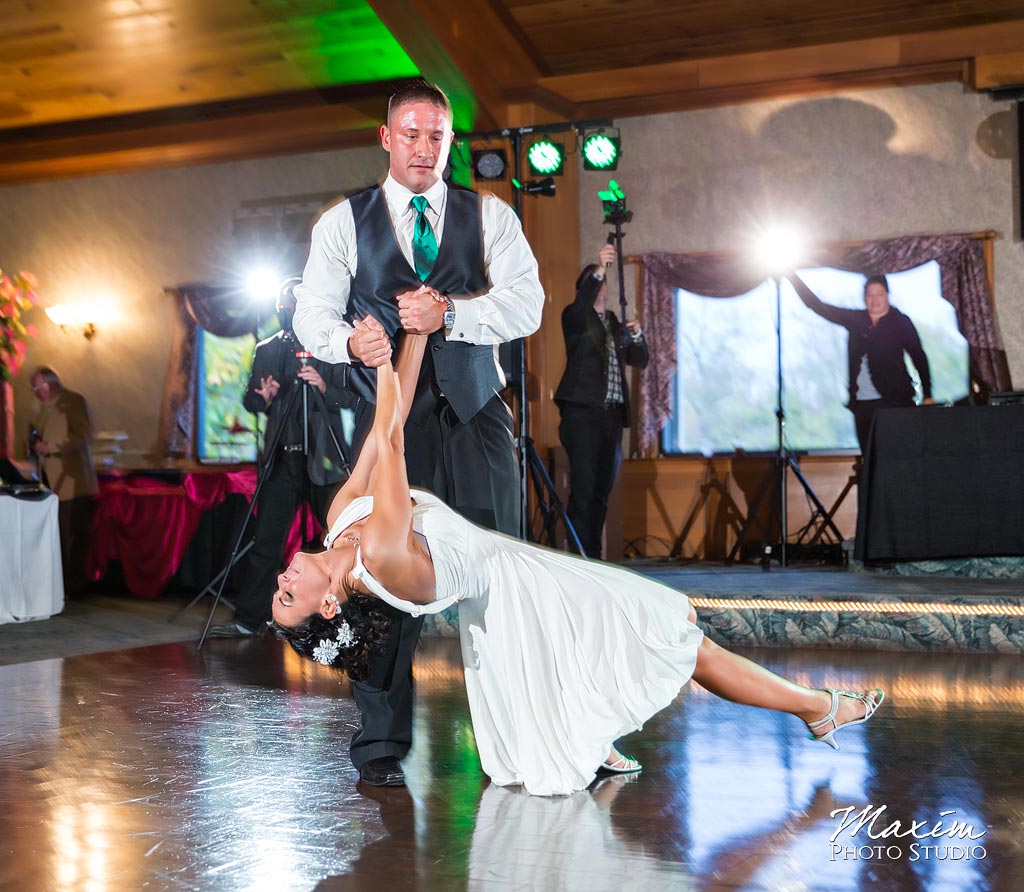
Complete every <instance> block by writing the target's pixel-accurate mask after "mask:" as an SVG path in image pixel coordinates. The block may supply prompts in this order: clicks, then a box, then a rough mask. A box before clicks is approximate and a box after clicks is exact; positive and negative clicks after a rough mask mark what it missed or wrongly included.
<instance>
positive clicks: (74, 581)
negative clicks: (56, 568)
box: [57, 496, 96, 598]
mask: <svg viewBox="0 0 1024 892" xmlns="http://www.w3.org/2000/svg"><path fill="white" fill-rule="evenodd" d="M95 508H96V500H95V498H94V497H93V496H76V497H75V498H73V499H65V500H64V501H62V502H59V503H58V505H57V527H58V529H59V530H60V558H61V567H62V569H63V571H64V596H65V597H66V598H76V597H78V596H79V595H81V594H82V593H83V592H84V591H85V589H86V586H88V584H89V577H88V574H87V573H86V563H87V561H88V557H89V543H90V541H91V539H92V535H91V533H92V517H93V514H94V513H95Z"/></svg>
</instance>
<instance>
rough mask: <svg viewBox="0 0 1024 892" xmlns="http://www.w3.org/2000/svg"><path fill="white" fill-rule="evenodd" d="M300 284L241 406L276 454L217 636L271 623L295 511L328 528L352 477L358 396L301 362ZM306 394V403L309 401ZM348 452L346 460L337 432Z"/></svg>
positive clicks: (259, 349)
mask: <svg viewBox="0 0 1024 892" xmlns="http://www.w3.org/2000/svg"><path fill="white" fill-rule="evenodd" d="M298 281H299V280H298V279H297V278H296V279H289V280H288V281H287V282H286V283H285V284H284V285H283V286H282V289H281V292H280V294H279V296H278V300H277V316H278V319H279V320H280V322H281V330H280V331H278V332H277V333H275V334H273V335H271V336H270V337H269V338H267V339H266V340H264V341H261V342H260V343H259V344H257V345H256V352H255V353H254V354H253V360H252V371H251V372H250V374H249V386H248V387H247V388H246V391H245V397H244V398H243V400H242V403H243V405H244V406H245V408H246V409H247V410H248V411H250V412H258V413H262V414H265V415H266V416H267V428H266V432H265V433H264V437H263V442H264V449H266V448H268V447H269V446H270V444H272V443H274V442H275V439H276V442H277V445H276V448H275V449H274V452H273V454H272V455H267V454H266V453H264V454H263V455H262V456H261V457H260V465H261V467H264V468H265V469H264V470H263V471H262V473H264V474H265V475H266V479H265V481H264V483H263V487H262V489H261V490H260V494H259V503H258V504H257V506H256V509H257V510H256V515H255V517H254V519H253V521H252V523H253V524H254V531H253V535H254V541H253V546H252V548H251V549H249V553H248V554H247V555H246V558H245V564H244V565H243V566H244V569H243V573H242V590H241V592H240V594H239V595H238V597H237V599H236V600H235V615H234V618H233V620H232V621H231V622H230V623H227V624H226V625H222V626H214V627H213V628H212V629H210V637H211V638H245V637H249V636H252V635H257V634H259V632H260V631H262V630H263V628H264V626H265V625H266V622H267V620H269V619H270V604H271V602H270V598H269V595H270V593H271V592H273V591H274V588H275V579H276V576H277V573H278V572H279V571H280V569H281V565H282V551H283V549H284V542H285V539H286V537H287V536H288V531H289V529H291V525H292V521H293V519H294V517H295V511H296V509H297V508H298V507H299V505H300V504H302V503H303V501H304V500H308V504H309V507H310V509H311V510H312V511H313V513H314V514H315V516H316V517H317V518H318V519H319V521H320V523H321V524H323V523H324V522H325V520H326V517H327V509H328V508H329V507H330V505H331V500H332V499H333V498H334V493H335V491H336V490H337V488H338V486H339V484H340V483H341V482H342V480H343V479H344V477H345V470H344V467H345V466H344V464H343V463H342V458H344V462H345V463H348V462H349V461H350V459H351V456H350V455H349V454H348V452H349V446H348V444H347V443H346V440H345V433H344V427H343V423H342V415H341V410H342V409H343V408H348V409H354V408H355V407H356V405H357V403H358V401H359V400H358V398H357V397H356V396H355V395H354V394H353V393H352V392H351V391H349V390H348V389H347V387H346V386H345V377H346V374H345V373H346V369H345V367H344V366H335V365H330V364H329V363H325V362H320V361H319V360H317V359H312V358H305V357H302V358H300V357H299V356H297V355H296V354H299V353H304V352H305V351H304V350H303V347H302V344H300V343H299V341H298V339H297V338H296V337H295V335H294V333H293V332H292V316H293V314H294V312H295V296H294V294H293V293H292V292H293V289H294V287H295V285H296V283H297V282H298ZM303 387H315V388H316V389H317V390H319V391H320V393H321V395H322V396H323V398H324V405H325V406H326V407H327V417H326V418H325V417H324V413H323V412H321V411H320V405H319V402H320V401H319V400H317V399H316V398H315V397H314V396H313V394H312V393H307V394H303V393H302V392H301V390H300V388H303ZM293 390H295V391H299V392H297V393H296V394H295V398H294V399H293V400H292V403H291V408H290V410H289V411H288V412H287V413H286V412H285V408H286V407H287V404H288V398H289V397H290V396H291V393H292V391H293ZM303 396H305V397H306V399H305V401H304V400H303ZM304 422H306V423H308V430H307V443H308V453H307V454H305V455H304V454H303V430H302V427H303V423H304ZM332 430H333V431H334V435H335V437H336V438H337V440H338V443H339V444H340V445H341V447H342V456H341V457H339V455H338V449H337V447H336V446H335V445H334V441H333V440H332V439H331V434H330V431H332Z"/></svg>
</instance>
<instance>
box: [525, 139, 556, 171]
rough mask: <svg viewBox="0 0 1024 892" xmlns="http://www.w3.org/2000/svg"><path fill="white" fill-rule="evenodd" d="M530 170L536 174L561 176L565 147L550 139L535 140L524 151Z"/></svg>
mask: <svg viewBox="0 0 1024 892" xmlns="http://www.w3.org/2000/svg"><path fill="white" fill-rule="evenodd" d="M526 160H527V161H528V162H529V165H530V172H531V173H534V174H536V175H537V176H542V177H547V176H552V175H554V176H561V175H562V168H563V167H564V166H565V149H564V148H563V147H562V146H561V144H560V143H557V142H552V141H551V140H550V139H540V140H537V142H535V143H534V144H533V145H532V146H530V150H529V151H528V152H527V153H526Z"/></svg>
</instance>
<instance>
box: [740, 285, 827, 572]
mask: <svg viewBox="0 0 1024 892" xmlns="http://www.w3.org/2000/svg"><path fill="white" fill-rule="evenodd" d="M773 278H774V279H775V335H776V338H775V347H776V352H775V369H776V382H777V385H778V389H777V392H776V406H775V422H776V435H777V448H776V451H775V457H774V460H773V468H772V472H771V474H770V475H769V476H768V477H766V478H765V480H764V481H763V482H762V484H761V486H760V487H758V490H757V492H756V494H755V495H754V498H753V499H752V500H751V502H750V505H749V506H748V511H749V513H748V515H747V519H746V521H745V522H744V524H743V528H742V529H741V530H740V533H739V535H738V536H737V538H736V543H735V544H734V545H733V547H732V550H731V551H730V552H729V556H728V557H727V558H726V560H727V561H732V560H735V557H736V554H737V552H738V551H739V549H740V548H741V547H742V545H743V540H744V538H745V537H746V533H747V531H748V530H749V529H750V526H751V524H752V523H753V522H755V520H756V518H757V512H758V509H759V508H760V507H761V502H762V500H763V499H764V497H765V496H766V495H767V493H768V492H769V490H772V489H775V490H777V493H776V499H777V501H776V499H773V501H776V504H777V505H778V510H779V526H778V529H779V542H778V551H777V552H773V556H774V555H776V554H777V556H778V559H779V565H780V566H782V567H785V566H787V564H788V554H787V539H788V537H789V524H788V518H787V516H786V515H787V511H788V507H789V506H788V503H787V482H788V481H787V475H788V472H789V471H792V472H793V474H794V475H795V476H796V479H797V480H798V481H799V483H800V485H801V486H802V487H803V489H804V492H805V493H806V494H807V497H808V498H809V499H810V500H811V502H812V503H813V504H814V507H815V513H814V515H813V516H814V517H818V516H819V515H820V517H821V523H822V524H823V528H824V527H827V528H828V529H830V530H831V531H832V533H833V535H835V537H836V539H837V541H839V542H842V540H843V537H842V534H841V533H840V532H839V529H838V527H836V525H835V522H834V521H833V520H832V515H831V514H830V513H829V511H828V510H827V509H826V508H825V506H824V505H823V504H822V502H821V499H819V498H818V496H817V495H816V494H815V492H814V489H813V487H812V486H811V484H810V483H809V482H808V481H807V478H806V477H805V476H804V474H803V471H801V470H800V463H799V462H798V461H797V460H796V457H795V456H794V455H793V453H792V452H790V451H789V449H787V448H786V412H785V409H783V402H782V397H783V380H782V276H781V275H776V276H774V277H773ZM757 522H758V524H759V525H760V521H757ZM768 547H769V548H770V547H771V546H768ZM767 555H768V553H767V552H766V559H765V564H764V567H765V569H768V568H769V565H770V560H769V559H768V557H767Z"/></svg>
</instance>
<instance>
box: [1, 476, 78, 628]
mask: <svg viewBox="0 0 1024 892" xmlns="http://www.w3.org/2000/svg"><path fill="white" fill-rule="evenodd" d="M63 609H64V579H63V577H62V575H61V566H60V527H59V525H58V521H57V496H55V495H54V494H53V493H47V494H46V496H45V497H44V498H41V499H40V498H24V497H19V496H15V495H10V494H6V493H4V494H0V623H14V622H25V621H26V620H30V619H46V618H47V617H50V616H53V615H54V614H55V613H60V612H61V611H62V610H63Z"/></svg>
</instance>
